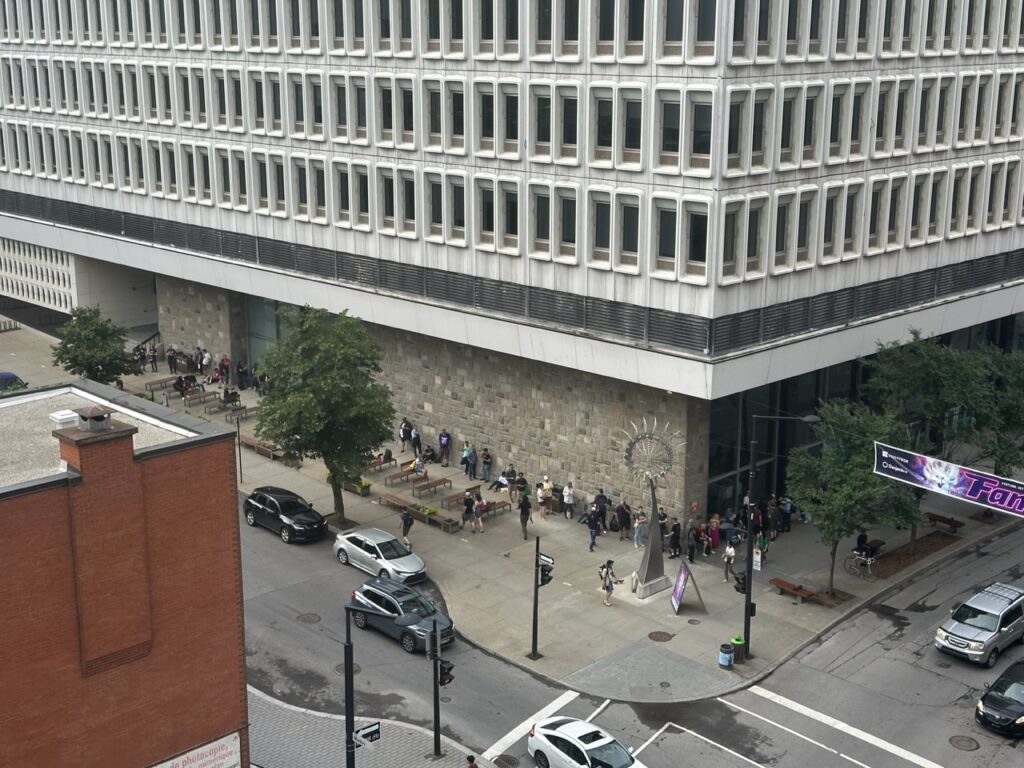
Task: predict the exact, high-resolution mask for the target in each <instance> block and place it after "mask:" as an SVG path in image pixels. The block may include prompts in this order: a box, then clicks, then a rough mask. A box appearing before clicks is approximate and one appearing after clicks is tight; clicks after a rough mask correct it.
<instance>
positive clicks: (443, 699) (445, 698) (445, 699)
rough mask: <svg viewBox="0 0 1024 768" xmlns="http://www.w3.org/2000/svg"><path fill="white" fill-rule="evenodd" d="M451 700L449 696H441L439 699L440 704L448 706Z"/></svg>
mask: <svg viewBox="0 0 1024 768" xmlns="http://www.w3.org/2000/svg"><path fill="white" fill-rule="evenodd" d="M451 700H452V697H451V696H442V697H441V703H442V704H449V703H451Z"/></svg>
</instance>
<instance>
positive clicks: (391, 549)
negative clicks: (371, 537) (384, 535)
mask: <svg viewBox="0 0 1024 768" xmlns="http://www.w3.org/2000/svg"><path fill="white" fill-rule="evenodd" d="M377 549H379V550H380V556H381V557H383V558H384V559H385V560H397V559H398V558H400V557H408V556H409V550H408V548H407V547H404V546H402V545H401V544H399V543H398V539H388V540H387V541H378V542H377Z"/></svg>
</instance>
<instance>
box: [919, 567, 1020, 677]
mask: <svg viewBox="0 0 1024 768" xmlns="http://www.w3.org/2000/svg"><path fill="white" fill-rule="evenodd" d="M951 613H952V616H950V617H949V618H948V619H947V620H946V621H945V622H944V623H943V624H942V626H941V627H939V628H938V629H937V630H935V647H936V648H938V649H939V650H940V651H942V652H944V653H950V654H952V655H954V656H959V657H961V658H963V659H967V660H968V661H973V662H975V663H977V664H984V665H985V666H986V667H993V666H995V663H996V659H998V658H999V654H1000V653H1001V652H1002V651H1003V650H1005V649H1006V648H1007V647H1008V646H1009V645H1010V644H1012V643H1013V642H1015V641H1020V642H1024V589H1021V588H1020V587H1014V586H1010V585H1009V584H993V585H992V586H990V587H985V589H983V590H981V592H979V593H978V594H976V595H975V596H974V597H972V598H971V599H970V600H968V601H967V602H966V603H963V604H962V605H954V606H953V610H952V611H951Z"/></svg>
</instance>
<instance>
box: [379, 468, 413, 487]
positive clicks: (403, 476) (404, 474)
mask: <svg viewBox="0 0 1024 768" xmlns="http://www.w3.org/2000/svg"><path fill="white" fill-rule="evenodd" d="M414 474H416V470H415V469H413V468H410V469H403V470H401V471H400V472H395V474H393V475H388V476H387V477H385V478H384V485H391V484H393V483H394V482H395V481H396V480H408V479H409V477H410V476H411V475H414Z"/></svg>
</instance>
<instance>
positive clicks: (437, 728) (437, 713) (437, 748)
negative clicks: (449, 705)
mask: <svg viewBox="0 0 1024 768" xmlns="http://www.w3.org/2000/svg"><path fill="white" fill-rule="evenodd" d="M430 636H431V637H432V638H433V645H434V757H440V756H441V635H440V631H439V630H438V628H437V619H436V618H435V619H434V630H433V631H432V632H431V633H430Z"/></svg>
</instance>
